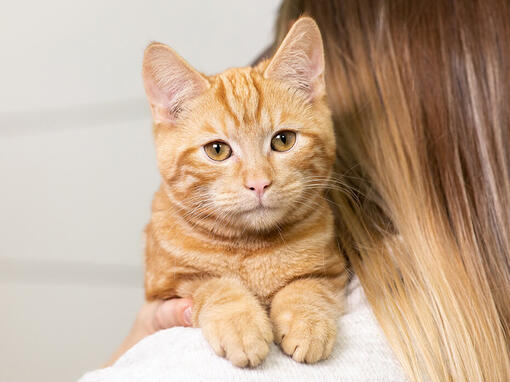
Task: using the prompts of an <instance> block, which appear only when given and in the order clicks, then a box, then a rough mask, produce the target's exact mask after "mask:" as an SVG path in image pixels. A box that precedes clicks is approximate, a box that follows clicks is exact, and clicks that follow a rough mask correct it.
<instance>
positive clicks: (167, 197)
mask: <svg viewBox="0 0 510 382" xmlns="http://www.w3.org/2000/svg"><path fill="white" fill-rule="evenodd" d="M323 54H324V53H323V47H322V40H321V36H320V32H319V29H318V27H317V25H316V24H315V22H314V21H313V20H312V19H310V18H306V17H305V18H301V19H299V20H298V21H297V22H296V23H295V24H294V26H293V27H292V29H291V30H290V31H289V33H288V35H287V37H286V39H285V40H284V42H283V43H282V45H281V46H280V48H279V49H278V51H277V52H276V54H275V56H274V57H273V58H272V59H271V60H269V61H266V62H263V63H261V64H260V65H258V66H257V67H254V68H250V67H248V68H237V69H229V70H227V71H225V72H223V73H221V74H218V75H215V76H209V77H207V76H204V75H202V74H201V73H199V72H197V71H195V70H194V69H193V68H191V66H189V65H188V64H187V63H186V62H185V61H184V60H183V59H182V58H180V57H179V56H178V55H177V54H176V53H175V52H174V51H173V50H171V49H170V48H169V47H167V46H165V45H163V44H160V43H153V44H151V45H149V47H148V48H147V50H146V51H145V56H144V60H143V79H144V85H145V89H146V93H147V97H148V99H149V102H150V105H151V110H152V115H153V118H154V135H155V143H156V151H157V160H158V165H159V170H160V172H161V175H162V178H163V181H162V184H161V187H160V189H159V190H158V191H157V192H156V195H155V197H154V201H153V205H152V219H151V221H150V223H149V225H148V226H147V228H146V234H147V243H146V279H145V288H146V297H147V299H149V300H152V299H166V298H172V297H176V296H179V297H189V298H192V299H193V301H194V306H193V315H192V322H193V325H194V326H197V327H200V328H201V329H202V331H203V334H204V336H205V338H206V339H207V340H208V342H209V343H210V345H211V346H212V348H213V349H214V351H215V352H216V353H217V354H218V355H220V356H224V357H226V358H227V359H229V360H230V361H231V362H232V363H233V364H235V365H237V366H241V367H244V366H248V365H249V366H256V365H258V364H260V363H261V362H262V361H263V359H264V358H265V357H266V355H267V353H268V351H269V344H270V343H271V341H273V339H274V340H275V341H276V342H277V343H279V344H280V346H281V348H282V349H283V351H284V352H285V353H287V354H289V355H290V356H292V358H294V359H295V360H296V361H300V362H310V363H311V362H316V361H318V360H320V359H324V358H326V357H328V356H329V355H330V354H331V351H332V348H333V344H334V342H335V337H336V321H337V318H338V316H339V314H340V312H341V302H342V292H343V289H344V286H345V283H346V272H345V264H344V261H343V259H342V257H341V255H340V253H339V249H338V246H337V243H336V240H335V234H334V223H333V215H332V212H331V210H330V207H329V205H328V203H327V201H326V199H325V198H324V194H325V187H326V185H327V183H328V181H329V178H330V176H331V171H332V165H333V161H334V157H335V138H334V133H333V125H332V121H331V118H330V112H329V109H328V106H327V102H326V96H325V85H324V56H323Z"/></svg>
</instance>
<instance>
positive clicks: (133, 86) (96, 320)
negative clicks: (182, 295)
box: [0, 0, 279, 382]
mask: <svg viewBox="0 0 510 382" xmlns="http://www.w3.org/2000/svg"><path fill="white" fill-rule="evenodd" d="M278 3H279V2H278V1H277V0H263V1H260V0H259V1H235V0H230V1H229V0H214V1H197V0H195V1H170V0H167V1H143V2H142V1H138V2H134V1H117V0H109V1H99V0H91V1H87V2H75V1H64V0H48V1H36V0H30V1H18V2H10V3H9V5H8V6H5V5H4V6H3V7H2V12H0V47H1V57H0V58H1V61H0V84H1V86H0V297H1V299H2V304H1V308H0V338H2V341H1V342H2V343H1V345H0V359H2V366H1V367H0V380H1V381H33V380H43V381H46V380H48V381H49V380H51V381H55V382H59V381H69V380H75V379H77V377H78V376H79V375H80V374H81V373H83V372H84V371H85V370H87V369H90V368H94V367H98V366H99V365H101V363H103V362H105V361H106V360H107V358H108V356H109V355H110V353H111V352H112V351H113V349H114V348H115V347H116V346H117V345H118V343H120V340H121V338H122V336H123V335H124V334H125V332H126V331H127V330H128V328H129V326H130V325H131V322H132V319H133V316H134V314H135V313H136V309H137V308H138V306H139V305H140V304H141V301H142V298H143V297H142V296H143V290H142V277H143V270H142V260H141V256H142V243H141V232H142V229H143V226H144V224H145V223H146V222H147V220H148V218H149V207H150V200H151V197H152V193H153V192H154V190H155V188H156V187H157V184H158V174H157V171H156V167H155V161H154V153H153V147H152V138H151V136H150V119H149V114H148V108H147V106H146V103H145V100H144V94H143V89H142V84H141V79H140V66H141V57H142V53H143V49H144V47H145V46H146V45H147V43H148V42H149V41H151V40H158V41H162V42H165V43H167V44H169V45H171V46H172V47H173V48H175V49H176V50H177V51H178V52H179V53H180V54H181V55H182V56H183V57H185V58H186V59H187V60H188V61H189V62H190V63H191V64H192V65H193V66H195V67H196V68H197V69H199V70H201V71H204V72H205V73H215V72H218V71H221V70H223V69H226V68H227V67H230V66H242V65H246V64H248V63H249V62H250V61H251V60H252V59H253V58H254V57H255V56H257V54H258V53H259V52H260V51H262V50H263V49H264V48H265V47H266V46H267V45H268V44H269V43H270V41H271V36H272V24H273V22H274V18H275V11H276V9H277V7H278Z"/></svg>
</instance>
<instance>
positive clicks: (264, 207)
mask: <svg viewBox="0 0 510 382" xmlns="http://www.w3.org/2000/svg"><path fill="white" fill-rule="evenodd" d="M274 209H275V208H274V207H270V206H267V205H263V204H262V203H259V204H258V205H257V206H255V207H253V208H249V209H246V210H243V211H241V213H242V214H253V213H262V212H267V211H270V210H274Z"/></svg>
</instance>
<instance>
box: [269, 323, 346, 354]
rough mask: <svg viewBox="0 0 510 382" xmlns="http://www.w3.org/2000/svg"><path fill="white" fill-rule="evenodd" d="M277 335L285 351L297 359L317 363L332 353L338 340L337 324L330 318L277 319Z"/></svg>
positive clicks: (277, 339)
mask: <svg viewBox="0 0 510 382" xmlns="http://www.w3.org/2000/svg"><path fill="white" fill-rule="evenodd" d="M284 318H286V317H284ZM275 337H276V341H277V342H279V343H280V347H281V349H282V350H283V352H284V353H285V354H288V355H289V356H291V357H292V359H294V360H295V361H297V362H306V363H315V362H318V361H320V360H322V359H326V358H328V357H329V356H330V355H331V353H332V351H333V346H334V344H335V340H336V325H335V323H334V322H333V321H332V320H328V319H323V320H315V319H314V320H307V319H304V318H303V317H301V319H300V318H298V317H293V318H292V320H289V319H283V320H277V322H276V325H275Z"/></svg>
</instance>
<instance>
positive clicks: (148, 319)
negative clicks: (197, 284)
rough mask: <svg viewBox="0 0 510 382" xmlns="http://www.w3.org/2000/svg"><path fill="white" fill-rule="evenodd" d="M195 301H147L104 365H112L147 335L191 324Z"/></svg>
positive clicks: (184, 299) (182, 299)
mask: <svg viewBox="0 0 510 382" xmlns="http://www.w3.org/2000/svg"><path fill="white" fill-rule="evenodd" d="M192 307H193V302H192V301H191V300H190V299H186V298H175V299H170V300H154V301H150V302H145V303H144V304H143V305H142V307H141V308H140V310H139V312H138V314H137V316H136V319H135V322H134V324H133V326H132V327H131V330H130V332H129V334H128V335H127V336H126V338H125V339H124V341H123V342H122V344H121V345H120V347H119V348H118V349H117V350H116V351H115V353H113V355H112V356H111V358H110V360H109V361H108V362H107V363H106V364H105V365H104V367H108V366H112V365H113V364H114V363H115V362H116V361H117V360H118V359H119V358H120V357H121V356H122V355H123V354H124V353H125V352H126V351H128V350H129V349H131V348H132V347H133V346H134V345H136V344H137V343H138V342H139V341H141V340H142V339H144V338H145V337H147V336H149V335H151V334H154V333H156V332H157V331H159V330H162V329H168V328H172V327H174V326H191V309H192Z"/></svg>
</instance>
